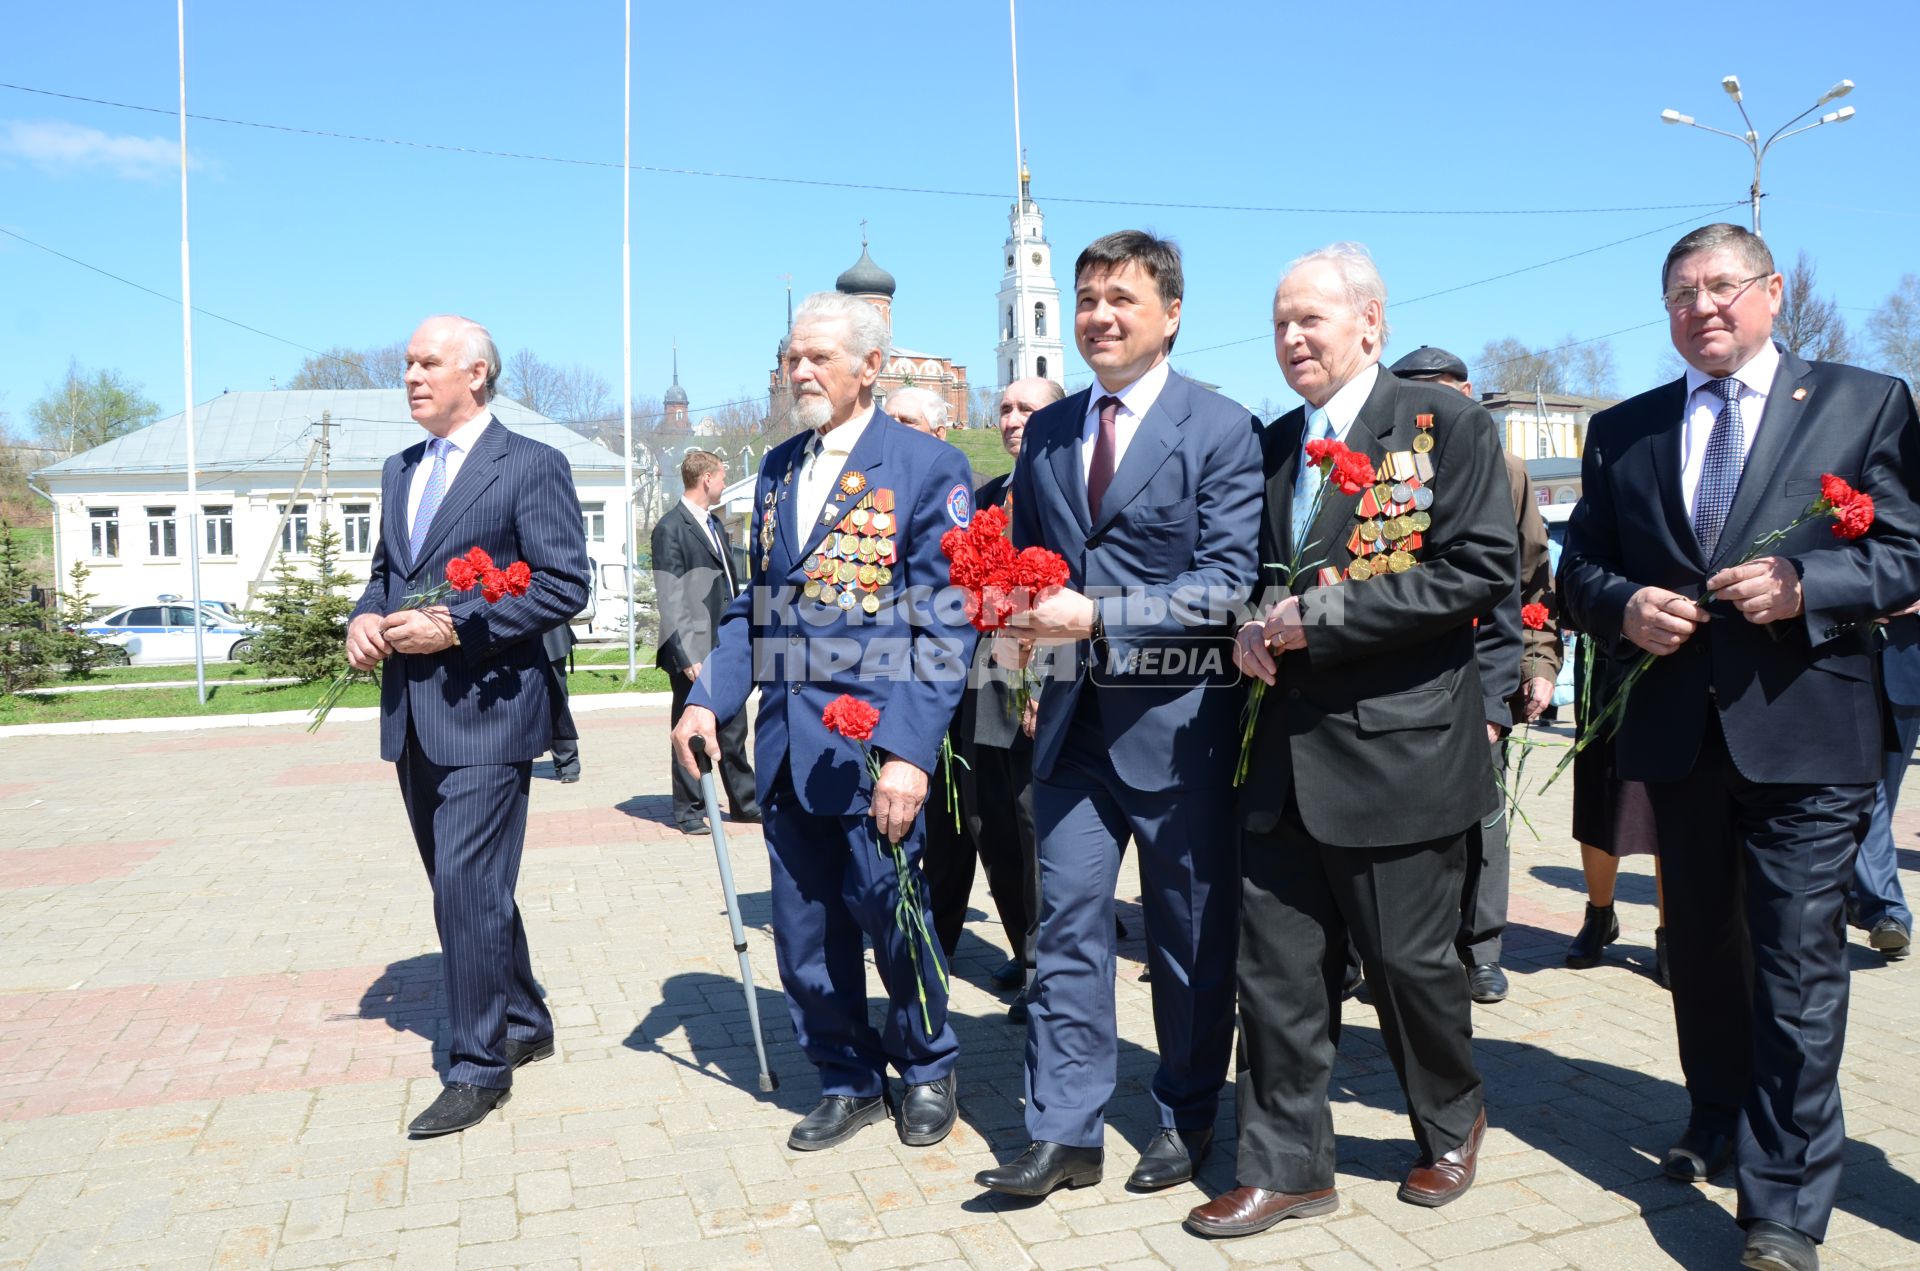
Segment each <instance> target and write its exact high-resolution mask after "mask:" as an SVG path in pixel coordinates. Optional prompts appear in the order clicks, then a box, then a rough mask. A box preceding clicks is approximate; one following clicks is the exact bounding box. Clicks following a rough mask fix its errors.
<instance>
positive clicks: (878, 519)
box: [873, 512, 893, 534]
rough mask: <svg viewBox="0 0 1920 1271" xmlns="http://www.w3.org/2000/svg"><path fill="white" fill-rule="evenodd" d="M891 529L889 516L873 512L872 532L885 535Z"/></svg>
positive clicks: (891, 521) (891, 524)
mask: <svg viewBox="0 0 1920 1271" xmlns="http://www.w3.org/2000/svg"><path fill="white" fill-rule="evenodd" d="M892 528H893V518H892V517H891V516H889V515H887V514H886V513H885V512H875V513H874V514H873V532H874V533H875V534H885V533H886V532H887V531H889V530H891V529H892Z"/></svg>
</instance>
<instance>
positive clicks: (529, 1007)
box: [397, 728, 553, 1088]
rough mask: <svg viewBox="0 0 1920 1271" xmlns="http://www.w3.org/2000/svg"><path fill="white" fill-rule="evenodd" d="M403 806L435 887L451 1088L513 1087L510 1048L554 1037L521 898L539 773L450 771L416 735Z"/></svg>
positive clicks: (406, 766)
mask: <svg viewBox="0 0 1920 1271" xmlns="http://www.w3.org/2000/svg"><path fill="white" fill-rule="evenodd" d="M397 766H398V770H399V776H400V796H401V798H402V799H404V800H405V801H406V805H407V820H408V821H409V822H411V823H412V825H413V840H414V843H415V844H416V845H418V847H419V849H420V861H421V863H422V864H423V865H425V866H426V867H427V881H428V882H429V883H430V884H432V886H433V925H434V927H435V928H436V929H437V930H438V931H439V933H440V965H441V972H442V974H443V975H444V977H445V981H446V994H447V1020H448V1026H449V1030H450V1033H451V1036H450V1038H449V1042H448V1048H447V1051H448V1054H447V1058H448V1068H447V1071H446V1074H445V1078H444V1079H445V1080H446V1081H447V1082H448V1083H453V1082H464V1083H466V1084H469V1085H475V1086H490V1087H496V1088H499V1087H505V1086H510V1085H512V1084H513V1070H512V1069H511V1068H509V1067H507V1061H506V1041H507V1038H509V1037H511V1038H513V1039H514V1040H516V1041H532V1040H536V1039H542V1038H547V1037H551V1036H553V1016H552V1015H551V1014H549V1013H548V1011H547V1007H546V1003H544V1002H542V1001H541V1000H540V986H539V985H538V984H537V983H536V982H535V981H534V978H533V963H532V960H531V959H530V958H529V956H528V953H527V932H526V928H525V927H524V926H523V925H522V924H521V921H520V906H519V905H518V904H516V903H515V902H514V899H513V889H514V886H515V884H516V883H517V882H518V881H519V878H520V849H521V847H522V846H523V845H524V843H525V842H526V836H527V791H528V788H529V787H530V785H531V784H532V780H533V765H532V764H531V763H509V764H474V765H468V766H464V767H459V768H443V767H441V766H440V765H439V764H437V763H434V762H433V761H432V760H430V759H428V758H427V757H426V755H425V754H424V753H423V752H422V751H421V749H420V741H419V739H418V738H417V737H416V736H415V735H414V733H413V730H412V729H411V728H409V729H408V730H407V747H406V749H405V750H404V751H403V752H401V755H400V762H399V764H398V765H397Z"/></svg>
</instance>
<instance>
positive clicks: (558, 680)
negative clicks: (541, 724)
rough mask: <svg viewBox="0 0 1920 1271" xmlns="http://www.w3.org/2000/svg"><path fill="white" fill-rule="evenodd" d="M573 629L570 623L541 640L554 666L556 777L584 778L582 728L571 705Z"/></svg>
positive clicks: (554, 764) (554, 758) (553, 746)
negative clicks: (569, 677)
mask: <svg viewBox="0 0 1920 1271" xmlns="http://www.w3.org/2000/svg"><path fill="white" fill-rule="evenodd" d="M574 643H575V637H574V634H573V628H572V627H571V626H569V625H567V624H566V623H562V624H561V625H559V626H557V627H554V628H553V629H552V630H550V631H548V632H547V633H546V635H544V636H542V637H541V638H540V647H541V648H543V649H545V650H546V654H547V661H549V662H551V663H552V664H553V745H552V753H553V775H554V776H556V777H565V776H575V777H577V776H579V775H580V729H579V728H578V727H576V726H575V724H574V722H573V709H572V708H571V707H570V706H568V704H567V660H568V658H569V657H570V656H571V655H572V653H573V646H574Z"/></svg>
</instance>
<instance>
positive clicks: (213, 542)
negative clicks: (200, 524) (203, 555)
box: [201, 503, 233, 556]
mask: <svg viewBox="0 0 1920 1271" xmlns="http://www.w3.org/2000/svg"><path fill="white" fill-rule="evenodd" d="M201 515H202V516H203V517H205V518H206V526H207V539H206V547H207V555H209V556H231V555H233V505H232V504H231V503H227V504H220V505H216V506H209V507H207V508H205V509H204V510H203V511H202V512H201Z"/></svg>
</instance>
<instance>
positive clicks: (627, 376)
mask: <svg viewBox="0 0 1920 1271" xmlns="http://www.w3.org/2000/svg"><path fill="white" fill-rule="evenodd" d="M626 55H627V56H626V79H625V87H624V89H623V95H622V100H621V107H622V109H621V123H622V125H623V127H624V134H623V135H624V137H625V141H624V142H623V149H622V150H621V154H620V332H621V338H620V347H621V355H622V357H621V385H622V389H621V393H620V403H621V405H620V412H621V415H620V418H621V437H622V439H623V444H622V445H621V447H620V453H621V456H622V458H623V459H624V460H625V463H626V498H625V499H624V500H622V506H624V507H625V508H626V534H627V569H626V577H627V683H629V684H631V683H633V682H634V680H636V679H637V678H639V674H640V659H639V653H638V651H637V649H636V646H635V641H636V640H637V639H638V632H637V630H636V628H637V626H638V623H637V621H636V619H635V616H634V606H633V591H634V587H635V585H636V582H637V578H636V576H635V573H634V571H635V569H636V568H638V557H637V553H635V552H634V550H633V537H634V528H635V526H634V516H633V0H627V41H626Z"/></svg>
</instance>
